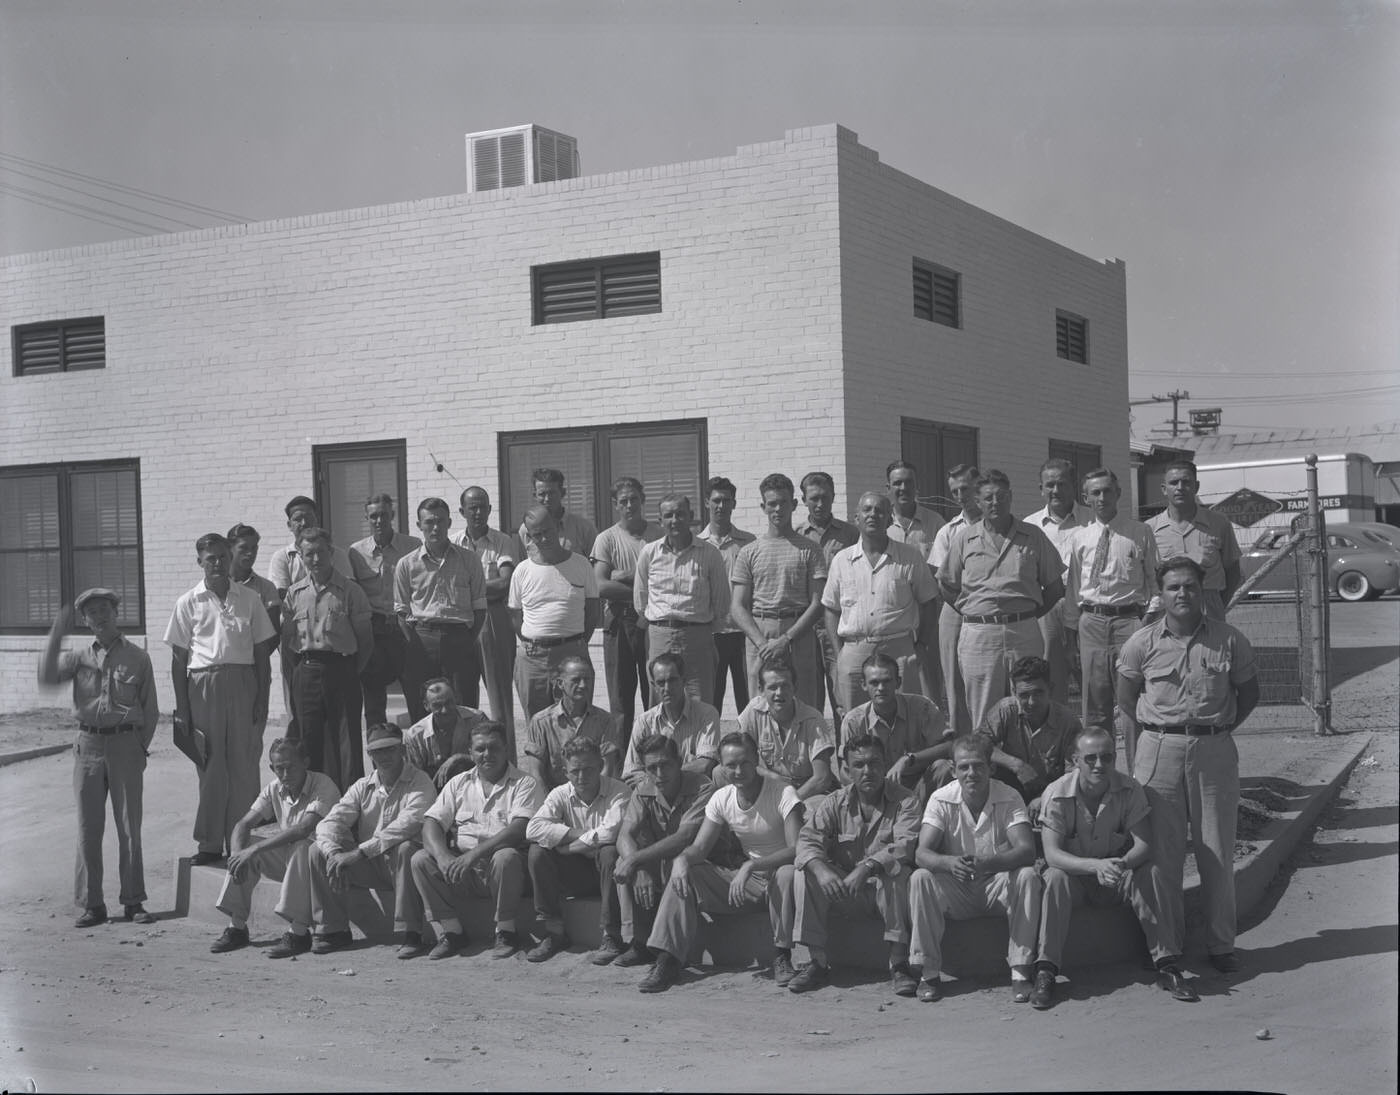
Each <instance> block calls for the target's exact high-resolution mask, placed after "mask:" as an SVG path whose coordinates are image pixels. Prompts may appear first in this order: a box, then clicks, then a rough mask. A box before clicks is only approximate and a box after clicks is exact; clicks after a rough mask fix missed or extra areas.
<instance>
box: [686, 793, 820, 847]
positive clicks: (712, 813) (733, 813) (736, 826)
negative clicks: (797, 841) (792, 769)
mask: <svg viewBox="0 0 1400 1095" xmlns="http://www.w3.org/2000/svg"><path fill="white" fill-rule="evenodd" d="M801 805H802V800H801V799H799V798H798V797H797V789H796V788H795V787H793V786H792V784H790V783H788V782H787V780H785V779H782V778H781V777H779V776H775V775H772V774H771V773H764V774H763V789H762V790H761V791H759V793H758V797H757V798H756V799H754V801H753V803H752V804H751V805H750V806H749V807H748V808H747V809H745V808H744V807H743V806H741V805H740V804H739V788H738V787H736V786H734V785H733V784H732V783H731V784H728V785H726V786H724V787H721V788H719V789H718V790H717V791H715V793H714V794H713V795H711V796H710V801H709V802H707V803H706V804H705V820H706V821H713V822H714V823H715V824H717V825H725V826H727V827H728V829H729V831H730V832H731V833H733V834H734V835H735V836H736V837H738V838H739V845H740V846H741V847H742V848H743V849H744V855H746V856H747V857H748V858H749V859H762V858H763V857H764V856H767V855H772V854H773V853H774V852H781V851H782V850H783V849H784V848H786V847H787V846H788V840H787V828H786V826H785V825H784V824H783V819H784V818H786V817H787V816H788V814H790V813H792V812H793V811H794V810H795V809H797V808H798V807H799V806H801Z"/></svg>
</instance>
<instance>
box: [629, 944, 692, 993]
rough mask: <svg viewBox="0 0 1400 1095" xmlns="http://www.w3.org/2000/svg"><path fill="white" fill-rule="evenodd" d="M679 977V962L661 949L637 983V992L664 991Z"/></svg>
mask: <svg viewBox="0 0 1400 1095" xmlns="http://www.w3.org/2000/svg"><path fill="white" fill-rule="evenodd" d="M680 977H681V964H680V963H679V962H677V961H676V959H675V956H674V955H671V954H667V953H666V952H665V951H662V952H661V953H660V954H658V955H657V956H656V961H655V962H654V963H653V964H652V967H651V969H650V970H648V971H647V975H646V976H645V977H643V978H642V979H641V981H640V982H638V984H637V991H638V992H665V991H666V990H667V989H669V988H670V987H671V986H672V985H674V984H675V983H676V982H677V981H679V980H680Z"/></svg>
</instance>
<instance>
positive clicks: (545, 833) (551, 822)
mask: <svg viewBox="0 0 1400 1095" xmlns="http://www.w3.org/2000/svg"><path fill="white" fill-rule="evenodd" d="M569 790H570V788H569V785H568V784H567V783H562V784H560V785H559V786H558V787H556V788H554V790H552V791H550V792H549V794H547V795H545V797H544V804H543V805H541V806H540V808H539V809H538V810H537V811H536V812H535V816H534V817H532V818H531V819H530V820H529V822H528V823H527V824H526V826H525V839H526V840H528V841H529V842H530V843H531V844H538V845H539V846H540V847H541V848H557V847H558V846H559V845H560V844H562V843H563V842H564V839H565V838H566V837H567V836H568V835H569V823H568V816H569V815H568V811H567V809H566V808H565V805H564V797H565V795H567V794H568V793H569Z"/></svg>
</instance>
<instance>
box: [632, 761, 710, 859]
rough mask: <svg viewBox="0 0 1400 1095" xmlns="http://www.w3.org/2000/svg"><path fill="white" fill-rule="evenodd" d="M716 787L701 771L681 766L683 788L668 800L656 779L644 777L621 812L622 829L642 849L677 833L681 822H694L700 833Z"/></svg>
mask: <svg viewBox="0 0 1400 1095" xmlns="http://www.w3.org/2000/svg"><path fill="white" fill-rule="evenodd" d="M717 790H718V788H717V787H716V786H715V784H714V783H713V782H712V781H710V780H708V779H706V778H705V777H704V776H702V775H701V774H700V773H699V772H687V771H685V770H684V769H682V771H681V786H680V790H678V791H677V792H676V797H675V799H674V800H673V801H669V800H667V798H666V796H665V795H664V794H662V793H661V788H659V787H658V786H657V785H656V782H655V781H654V780H652V779H650V778H647V779H644V780H642V782H641V784H640V785H639V786H638V787H637V788H636V790H634V791H633V792H632V798H631V801H629V802H628V803H627V810H626V812H625V813H624V814H623V815H622V832H624V833H626V834H628V836H630V837H631V838H632V840H633V842H634V843H635V844H636V845H637V847H639V848H645V847H648V846H649V845H652V844H655V843H657V842H658V841H661V840H665V839H666V838H667V837H668V836H675V835H676V833H677V832H678V831H679V830H680V828H681V826H682V825H692V826H694V828H695V830H696V831H697V832H698V831H699V829H700V825H701V823H702V822H703V821H704V820H705V807H706V806H707V805H708V804H709V801H710V799H711V798H712V797H713V795H714V793H715V791H717Z"/></svg>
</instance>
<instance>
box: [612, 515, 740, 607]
mask: <svg viewBox="0 0 1400 1095" xmlns="http://www.w3.org/2000/svg"><path fill="white" fill-rule="evenodd" d="M636 571H637V580H636V582H635V583H634V584H633V586H632V602H633V604H635V605H636V607H637V611H638V612H639V613H640V614H641V615H643V616H645V617H646V618H647V619H648V620H689V621H690V622H691V623H700V624H707V623H714V621H716V620H723V619H724V618H725V617H726V616H727V615H728V614H729V601H730V590H729V571H728V570H727V569H726V568H725V565H724V556H723V555H721V554H720V553H719V549H718V548H717V547H715V546H714V545H713V544H709V543H706V542H705V541H704V540H701V539H700V538H699V537H698V536H695V537H692V538H691V541H690V543H689V544H687V545H686V546H685V547H683V548H681V549H680V550H679V551H677V550H676V549H675V548H673V547H672V546H671V545H670V544H669V543H667V542H666V540H665V538H664V537H663V538H662V539H660V540H657V541H655V542H654V543H650V544H647V545H646V547H644V548H643V549H642V551H641V554H640V555H639V556H638V558H637V562H636Z"/></svg>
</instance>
